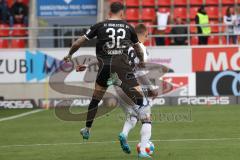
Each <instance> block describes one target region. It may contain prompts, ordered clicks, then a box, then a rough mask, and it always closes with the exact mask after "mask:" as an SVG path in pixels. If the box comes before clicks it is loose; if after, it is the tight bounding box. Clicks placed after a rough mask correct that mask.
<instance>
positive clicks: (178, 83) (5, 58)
mask: <svg viewBox="0 0 240 160" xmlns="http://www.w3.org/2000/svg"><path fill="white" fill-rule="evenodd" d="M68 50H69V49H64V48H62V49H57V48H54V49H36V50H28V49H26V50H19V49H13V50H0V90H1V91H4V92H2V93H1V95H0V96H4V97H6V98H35V99H36V98H37V99H38V98H45V97H46V96H48V97H50V98H56V97H63V96H65V95H61V94H58V93H55V92H54V91H51V89H50V88H49V87H48V86H46V84H47V83H48V78H49V75H50V74H51V72H53V71H54V70H55V69H56V68H57V67H58V66H59V64H60V63H61V62H60V61H61V60H62V58H63V57H64V56H65V55H66V54H67V53H68ZM148 52H149V53H150V62H152V63H158V64H162V65H165V66H167V67H169V68H170V69H171V73H167V74H166V75H164V76H163V77H162V78H161V79H163V80H165V81H167V82H169V83H171V84H172V85H173V86H174V89H173V90H172V91H171V92H169V93H167V94H166V95H165V96H196V88H197V87H196V74H195V72H201V71H223V70H227V69H229V70H240V52H239V47H238V46H229V47H225V46H221V47H219V46H217V47H215V46H207V47H206V46H204V47H187V46H186V47H151V48H148ZM80 55H90V56H94V55H95V48H82V49H80V50H79V51H78V52H77V53H76V54H75V56H80ZM90 60H92V59H91V58H90V59H89V58H85V59H84V58H83V59H82V62H78V63H85V62H86V61H90ZM85 74H86V73H85V72H81V73H79V72H75V71H73V72H72V73H71V74H70V75H69V76H68V78H67V79H66V81H67V82H73V83H79V82H82V81H83V78H84V75H85ZM88 85H92V84H88Z"/></svg>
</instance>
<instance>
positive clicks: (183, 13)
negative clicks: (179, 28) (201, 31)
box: [173, 7, 187, 19]
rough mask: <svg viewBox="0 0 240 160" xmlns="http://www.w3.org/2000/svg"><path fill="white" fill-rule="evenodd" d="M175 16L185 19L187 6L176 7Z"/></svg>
mask: <svg viewBox="0 0 240 160" xmlns="http://www.w3.org/2000/svg"><path fill="white" fill-rule="evenodd" d="M173 16H174V18H177V17H180V18H183V19H186V18H187V9H186V7H176V8H175V9H174V12H173Z"/></svg>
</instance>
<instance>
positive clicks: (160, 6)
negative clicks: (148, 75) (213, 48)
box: [109, 0, 240, 44]
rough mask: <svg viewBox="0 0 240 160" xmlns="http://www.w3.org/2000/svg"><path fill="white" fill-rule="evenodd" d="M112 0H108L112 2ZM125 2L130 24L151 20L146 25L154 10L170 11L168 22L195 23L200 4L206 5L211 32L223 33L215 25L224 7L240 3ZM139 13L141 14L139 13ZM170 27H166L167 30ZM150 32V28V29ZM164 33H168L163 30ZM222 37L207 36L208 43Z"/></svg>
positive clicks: (227, 0) (222, 0) (230, 0)
mask: <svg viewBox="0 0 240 160" xmlns="http://www.w3.org/2000/svg"><path fill="white" fill-rule="evenodd" d="M112 1H113V0H109V2H112ZM115 1H117V0H115ZM122 2H124V4H126V18H127V20H128V21H129V22H131V24H133V25H135V24H136V23H139V22H144V23H145V22H146V21H148V22H151V23H148V25H151V24H153V23H152V22H153V20H154V19H155V18H156V10H158V12H163V13H164V12H169V13H170V24H172V22H173V20H174V19H175V18H176V17H181V18H183V19H184V20H185V21H186V22H187V24H195V23H194V22H193V21H194V19H195V16H196V13H197V11H198V8H199V7H200V6H201V5H206V11H207V14H208V15H209V18H210V24H212V25H214V26H211V29H212V33H224V27H221V26H217V24H222V17H223V16H224V15H225V13H226V8H227V7H228V6H229V5H231V6H237V5H238V4H240V0H238V1H235V0H174V1H171V0H148V1H145V0H124V1H122ZM140 13H141V14H140ZM170 29H171V28H170V27H168V31H169V30H170ZM150 32H152V29H150ZM190 32H191V33H196V26H191V27H190ZM165 33H168V32H167V31H165ZM223 39H224V38H218V37H217V36H212V37H211V38H209V44H217V43H224V40H223ZM191 44H197V41H196V37H195V36H193V37H192V38H191Z"/></svg>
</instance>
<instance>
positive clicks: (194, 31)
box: [190, 21, 197, 33]
mask: <svg viewBox="0 0 240 160" xmlns="http://www.w3.org/2000/svg"><path fill="white" fill-rule="evenodd" d="M190 25H192V26H190V32H191V33H197V26H194V25H196V23H195V21H191V22H190Z"/></svg>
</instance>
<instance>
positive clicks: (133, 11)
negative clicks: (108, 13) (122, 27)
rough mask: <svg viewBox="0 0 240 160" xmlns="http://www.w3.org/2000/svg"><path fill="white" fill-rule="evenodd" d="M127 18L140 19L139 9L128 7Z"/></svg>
mask: <svg viewBox="0 0 240 160" xmlns="http://www.w3.org/2000/svg"><path fill="white" fill-rule="evenodd" d="M126 19H127V20H135V21H138V20H139V11H138V9H136V8H127V9H126Z"/></svg>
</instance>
